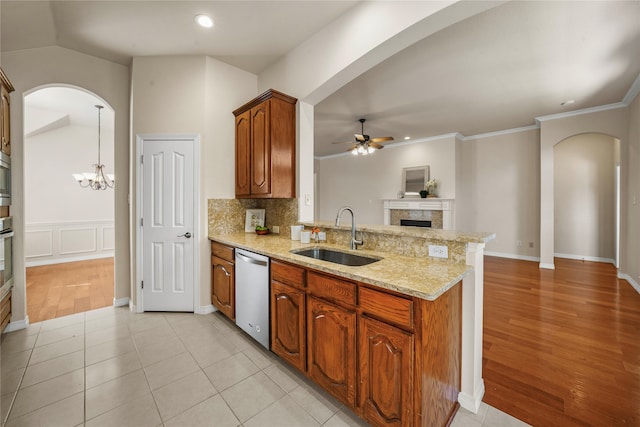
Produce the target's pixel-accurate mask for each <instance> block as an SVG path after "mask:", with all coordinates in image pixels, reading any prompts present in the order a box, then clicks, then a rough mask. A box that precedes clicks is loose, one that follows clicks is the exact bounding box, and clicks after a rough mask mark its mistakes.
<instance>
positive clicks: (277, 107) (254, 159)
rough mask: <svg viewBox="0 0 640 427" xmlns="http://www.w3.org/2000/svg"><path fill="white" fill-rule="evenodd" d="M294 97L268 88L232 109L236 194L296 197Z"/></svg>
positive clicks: (284, 197) (241, 195)
mask: <svg viewBox="0 0 640 427" xmlns="http://www.w3.org/2000/svg"><path fill="white" fill-rule="evenodd" d="M296 102H297V99H296V98H292V97H290V96H288V95H285V94H284V93H281V92H278V91H276V90H273V89H270V90H268V91H266V92H264V93H263V94H262V95H260V96H258V97H257V98H255V99H253V100H251V101H250V102H248V103H246V104H244V105H243V106H242V107H240V108H238V109H237V110H235V111H234V112H233V114H234V116H235V118H236V123H235V126H236V197H237V198H279V199H288V198H294V197H296V132H295V130H296V109H295V108H296Z"/></svg>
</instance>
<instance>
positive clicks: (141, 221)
mask: <svg viewBox="0 0 640 427" xmlns="http://www.w3.org/2000/svg"><path fill="white" fill-rule="evenodd" d="M143 226H144V219H143V218H140V227H143Z"/></svg>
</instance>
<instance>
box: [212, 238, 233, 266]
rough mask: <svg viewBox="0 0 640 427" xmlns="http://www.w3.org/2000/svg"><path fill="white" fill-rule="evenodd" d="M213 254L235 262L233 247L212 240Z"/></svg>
mask: <svg viewBox="0 0 640 427" xmlns="http://www.w3.org/2000/svg"><path fill="white" fill-rule="evenodd" d="M211 255H213V256H217V257H218V258H222V259H225V260H227V261H229V262H234V259H233V248H232V247H230V246H226V245H223V244H222V243H218V242H211Z"/></svg>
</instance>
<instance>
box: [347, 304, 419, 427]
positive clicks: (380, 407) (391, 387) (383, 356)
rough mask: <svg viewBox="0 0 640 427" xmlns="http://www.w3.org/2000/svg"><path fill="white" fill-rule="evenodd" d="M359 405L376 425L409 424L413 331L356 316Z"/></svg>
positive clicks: (364, 414) (411, 397) (411, 409)
mask: <svg viewBox="0 0 640 427" xmlns="http://www.w3.org/2000/svg"><path fill="white" fill-rule="evenodd" d="M358 337H359V342H358V351H359V356H360V360H359V369H360V389H359V391H358V395H359V405H358V406H359V407H360V409H361V410H362V414H363V417H364V418H365V419H366V420H368V421H369V422H370V423H372V424H373V425H377V426H410V425H413V404H412V402H413V335H412V334H410V333H408V332H405V331H403V330H401V329H398V328H396V327H394V326H391V325H387V324H386V323H382V322H379V321H377V320H373V319H370V318H368V317H365V316H360V317H359V320H358Z"/></svg>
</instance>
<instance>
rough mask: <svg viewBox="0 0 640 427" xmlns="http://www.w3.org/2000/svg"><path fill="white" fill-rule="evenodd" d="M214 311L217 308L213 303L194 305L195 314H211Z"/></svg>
mask: <svg viewBox="0 0 640 427" xmlns="http://www.w3.org/2000/svg"><path fill="white" fill-rule="evenodd" d="M214 311H218V309H217V308H216V307H215V306H214V305H213V304H209V305H201V306H200V307H196V309H195V311H194V312H195V314H211V313H213V312H214Z"/></svg>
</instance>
